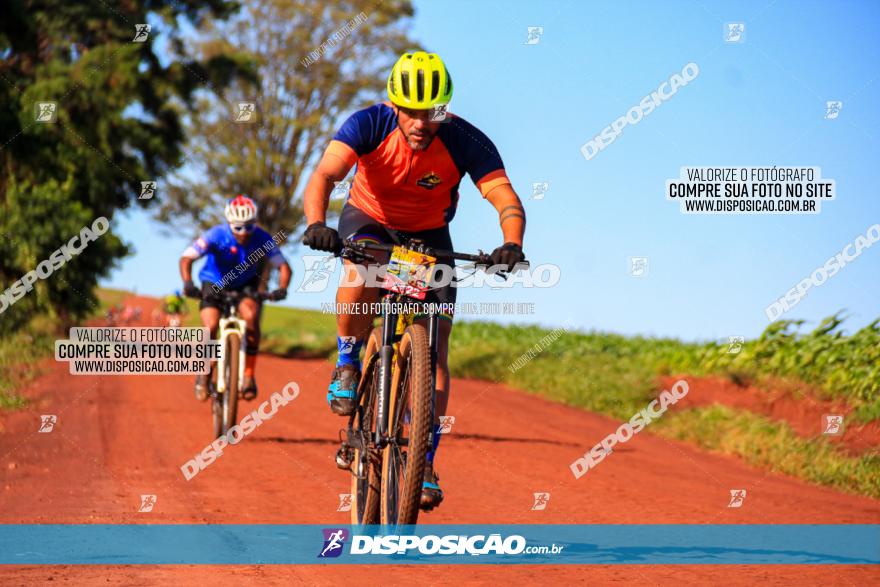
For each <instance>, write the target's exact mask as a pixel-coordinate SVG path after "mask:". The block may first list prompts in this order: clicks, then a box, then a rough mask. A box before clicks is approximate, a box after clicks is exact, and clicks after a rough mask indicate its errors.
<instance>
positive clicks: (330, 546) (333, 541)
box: [318, 528, 348, 558]
mask: <svg viewBox="0 0 880 587" xmlns="http://www.w3.org/2000/svg"><path fill="white" fill-rule="evenodd" d="M322 532H324V548H323V550H321V552H320V554H318V558H335V557H337V556H339V555H340V554H342V545H343V544H345V541H346V540H347V539H348V533H347V532H346V530H345V529H344V528H335V529H334V528H324V530H322Z"/></svg>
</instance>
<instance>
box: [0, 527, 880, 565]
mask: <svg viewBox="0 0 880 587" xmlns="http://www.w3.org/2000/svg"><path fill="white" fill-rule="evenodd" d="M382 563H386V564H387V563H392V564H401V563H418V564H557V565H558V564H563V565H567V564H579V565H584V564H588V565H599V564H601V565H607V564H674V565H684V564H689V565H690V564H716V565H717V564H721V565H740V564H766V565H778V564H788V565H797V564H823V565H836V564H843V565H847V564H880V525H863V524H846V525H813V524H804V525H800V524H788V525H683V524H673V525H665V524H657V525H472V524H468V525H424V526H403V527H399V528H397V529H393V528H388V527H380V526H360V527H358V526H326V525H270V524H264V525H239V524H216V525H212V524H179V525H176V524H175V525H164V524H155V525H154V524H126V525H122V524H119V525H117V524H77V525H65V524H21V525H14V524H4V525H0V564H7V565H9V564H14V565H34V564H36V565H41V564H45V565H53V564H90V565H123V564H134V565H138V564H140V565H143V564H162V565H169V564H204V565H216V564H284V565H286V564H382Z"/></svg>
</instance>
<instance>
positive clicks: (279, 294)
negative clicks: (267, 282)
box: [269, 287, 287, 302]
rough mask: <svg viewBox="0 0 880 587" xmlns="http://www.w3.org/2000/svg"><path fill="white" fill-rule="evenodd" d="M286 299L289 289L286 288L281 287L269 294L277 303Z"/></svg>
mask: <svg viewBox="0 0 880 587" xmlns="http://www.w3.org/2000/svg"><path fill="white" fill-rule="evenodd" d="M286 298H287V288H285V287H279V288H278V289H276V290H274V291H272V292H271V293H270V294H269V299H271V300H273V301H276V302H279V301H281V300H283V299H286Z"/></svg>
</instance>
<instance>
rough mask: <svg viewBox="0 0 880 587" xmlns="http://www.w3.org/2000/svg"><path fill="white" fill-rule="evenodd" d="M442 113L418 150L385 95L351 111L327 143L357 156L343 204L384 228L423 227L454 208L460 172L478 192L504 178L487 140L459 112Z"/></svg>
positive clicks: (440, 222) (435, 224) (446, 217)
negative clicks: (441, 119)
mask: <svg viewBox="0 0 880 587" xmlns="http://www.w3.org/2000/svg"><path fill="white" fill-rule="evenodd" d="M446 116H447V120H446V121H444V122H442V123H440V128H439V130H438V131H437V135H436V136H435V137H434V140H433V141H431V144H430V145H429V146H428V148H427V149H425V150H422V151H416V150H413V149H412V148H411V147H410V146H409V145H408V144H407V142H406V138H405V137H404V135H403V133H402V132H401V130H400V128H399V127H398V125H397V115H396V114H395V112H394V109H393V108H392V107H391V105H390V104H389V103H387V102H386V103H382V104H376V105H374V106H370V107H369V108H365V109H364V110H360V111H358V112H355V113H354V114H352V115H351V116H350V117H349V118H348V120H346V121H345V122H344V123H343V125H342V127H341V128H340V129H339V131H338V132H337V133H336V135H335V136H334V137H333V140H332V141H330V145H329V146H328V147H327V153H329V154H332V155H336V156H337V157H339V158H341V159H342V160H343V161H345V162H346V163H347V164H348V165H349V166H352V165H354V164H355V163H357V170H356V171H355V175H354V181H353V182H352V185H351V190H350V191H349V204H351V205H353V206H355V207H356V208H359V209H360V210H362V211H363V212H365V213H367V214H368V215H369V216H370V217H372V218H373V219H375V220H376V221H377V222H379V223H380V224H382V225H383V226H387V227H389V228H393V229H396V230H401V231H419V230H428V229H431V228H439V227H441V226H444V225H446V224H448V223H449V222H450V221H451V220H452V218H453V216H455V208H456V206H457V205H458V186H459V184H460V183H461V179H462V178H463V177H464V175H465V174H467V175H469V176H470V177H471V179H472V180H473V182H474V183H475V184H476V186H477V188H478V189H479V190H480V193H482V194H483V196H485V195H486V194H488V193H489V191H491V190H492V189H493V188H495V187H497V186H499V185H503V184H506V183H510V180H509V179H508V178H507V174H506V173H505V171H504V164H503V163H502V161H501V156H500V155H499V154H498V150H497V149H496V148H495V145H493V144H492V141H490V140H489V138H488V137H487V136H486V135H485V134H483V133H482V132H481V131H480V130H479V129H477V127H475V126H474V125H472V124H471V123H469V122H467V121H466V120H464V119H463V118H460V117H458V116H455V115H454V114H450V113H447V115H446Z"/></svg>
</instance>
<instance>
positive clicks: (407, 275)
mask: <svg viewBox="0 0 880 587" xmlns="http://www.w3.org/2000/svg"><path fill="white" fill-rule="evenodd" d="M436 261H437V258H436V257H431V256H429V255H423V254H421V253H416V252H415V251H411V250H409V249H405V248H403V247H394V251H393V252H392V253H391V259H390V260H389V261H388V270H387V271H386V272H385V279H384V280H383V282H382V287H384V288H385V289H388V290H391V291H393V292H395V293H399V294H403V295H405V296H409V297H411V298H415V299H417V300H424V299H425V293H426V292H427V291H428V289H430V286H429V284H430V283H431V271H432V269H433V267H434V263H435V262H436Z"/></svg>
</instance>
